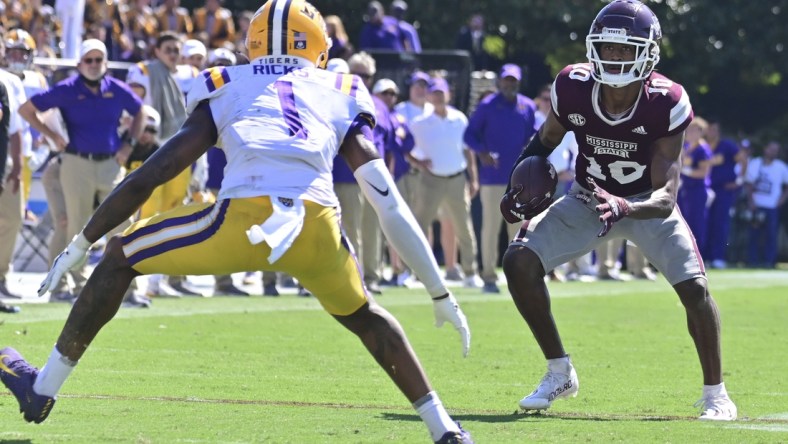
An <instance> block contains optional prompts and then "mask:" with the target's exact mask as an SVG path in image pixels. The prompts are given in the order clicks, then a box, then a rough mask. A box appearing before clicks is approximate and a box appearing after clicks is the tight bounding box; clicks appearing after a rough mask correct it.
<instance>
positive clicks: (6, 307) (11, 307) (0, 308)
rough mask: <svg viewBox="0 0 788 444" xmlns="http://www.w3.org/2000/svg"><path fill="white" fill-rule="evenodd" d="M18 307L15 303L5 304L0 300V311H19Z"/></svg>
mask: <svg viewBox="0 0 788 444" xmlns="http://www.w3.org/2000/svg"><path fill="white" fill-rule="evenodd" d="M19 311H20V309H19V307H17V306H16V305H6V304H4V303H2V302H0V313H19Z"/></svg>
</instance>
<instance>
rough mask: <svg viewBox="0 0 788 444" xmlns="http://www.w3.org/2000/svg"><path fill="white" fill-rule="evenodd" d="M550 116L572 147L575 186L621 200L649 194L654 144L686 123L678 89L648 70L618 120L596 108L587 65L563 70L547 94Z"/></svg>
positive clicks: (684, 100)
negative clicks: (590, 181)
mask: <svg viewBox="0 0 788 444" xmlns="http://www.w3.org/2000/svg"><path fill="white" fill-rule="evenodd" d="M552 101H553V112H554V113H555V115H556V117H557V118H558V121H559V122H561V124H562V125H563V126H564V128H566V129H567V130H568V131H574V133H575V138H576V139H577V144H578V156H577V161H576V162H575V171H576V180H577V182H578V183H579V184H580V185H581V186H583V187H585V188H588V185H587V182H586V179H587V178H588V177H593V178H594V180H595V181H596V182H597V183H598V184H599V185H600V186H601V187H602V188H604V189H605V190H607V191H608V192H610V193H611V194H614V195H617V196H622V197H627V196H634V195H636V194H640V193H643V192H646V191H649V190H651V188H652V187H651V157H652V146H653V144H654V141H656V140H657V139H660V138H662V137H666V136H672V135H674V134H678V133H680V132H682V131H684V129H685V128H686V127H687V126H688V125H689V123H690V122H691V121H692V117H693V113H692V106H691V105H690V101H689V97H688V96H687V93H686V91H684V88H683V87H682V86H681V85H679V84H678V83H675V82H673V81H671V80H670V79H668V78H667V77H665V76H663V75H661V74H658V73H656V72H652V73H651V75H649V76H648V77H647V78H646V79H645V80H644V81H643V87H642V89H641V90H640V95H639V96H638V98H637V100H636V101H635V105H634V106H633V107H632V108H631V109H630V110H629V111H627V112H626V113H625V114H624V115H623V116H621V117H619V118H618V119H613V118H611V117H610V116H609V115H608V114H607V113H605V111H604V110H603V109H602V108H601V105H600V103H601V98H600V84H599V83H597V82H595V81H594V80H593V79H592V78H591V65H590V64H588V63H579V64H576V65H569V66H567V67H566V68H564V69H563V70H562V71H561V72H560V73H559V74H558V76H556V78H555V82H554V83H553V90H552Z"/></svg>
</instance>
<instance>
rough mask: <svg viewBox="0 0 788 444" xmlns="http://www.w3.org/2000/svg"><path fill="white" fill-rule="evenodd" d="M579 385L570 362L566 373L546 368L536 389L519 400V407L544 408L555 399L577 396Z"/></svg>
mask: <svg viewBox="0 0 788 444" xmlns="http://www.w3.org/2000/svg"><path fill="white" fill-rule="evenodd" d="M579 387H580V383H579V382H578V381H577V373H576V372H575V368H574V367H573V366H572V364H571V363H570V364H569V368H568V372H567V373H563V372H554V371H550V369H549V368H548V370H547V373H545V375H544V377H542V381H541V382H540V383H539V386H538V387H536V390H534V391H533V392H532V393H531V394H530V395H528V396H526V397H525V398H523V399H521V400H520V408H521V409H523V410H546V409H548V408H550V406H551V405H552V404H553V401H555V400H556V399H560V398H569V397H572V398H574V397H575V396H577V389H578V388H579Z"/></svg>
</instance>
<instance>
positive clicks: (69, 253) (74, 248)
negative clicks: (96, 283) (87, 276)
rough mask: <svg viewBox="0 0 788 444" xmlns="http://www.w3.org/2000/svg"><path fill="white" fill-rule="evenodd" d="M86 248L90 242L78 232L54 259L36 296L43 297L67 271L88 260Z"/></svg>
mask: <svg viewBox="0 0 788 444" xmlns="http://www.w3.org/2000/svg"><path fill="white" fill-rule="evenodd" d="M88 248H90V242H89V241H88V240H87V239H86V238H85V235H84V234H82V233H81V232H80V233H79V234H78V235H76V236H74V239H72V240H71V243H70V244H68V246H67V247H66V249H65V250H63V252H62V253H60V254H59V255H58V256H57V257H56V258H55V262H54V263H53V264H52V269H51V270H49V273H47V276H46V277H45V278H44V281H43V282H41V286H40V287H39V288H38V295H39V296H43V295H44V293H46V292H47V291H51V290H52V288H54V287H55V286H56V285H57V283H58V282H60V278H62V277H63V275H64V274H65V273H66V272H67V271H69V270H73V269H75V268H79V267H81V266H82V265H83V264H84V263H85V261H86V260H87V258H88Z"/></svg>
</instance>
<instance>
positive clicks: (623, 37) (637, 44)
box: [586, 28, 659, 88]
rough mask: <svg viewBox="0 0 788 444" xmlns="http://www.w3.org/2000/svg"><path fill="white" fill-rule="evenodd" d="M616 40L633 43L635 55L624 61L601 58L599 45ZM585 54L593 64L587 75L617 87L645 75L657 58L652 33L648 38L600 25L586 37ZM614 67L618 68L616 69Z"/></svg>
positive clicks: (619, 42)
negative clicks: (596, 30) (600, 29)
mask: <svg viewBox="0 0 788 444" xmlns="http://www.w3.org/2000/svg"><path fill="white" fill-rule="evenodd" d="M606 43H618V44H622V45H629V46H632V47H634V50H635V59H634V60H625V61H610V60H602V58H601V56H600V52H601V47H602V45H604V44H606ZM586 50H587V52H586V57H588V61H589V62H591V64H592V65H593V69H592V71H591V75H592V77H593V78H594V80H596V81H597V82H599V83H602V84H605V85H610V86H612V87H614V88H621V87H622V86H626V85H628V84H630V83H632V82H636V81H639V80H643V79H645V78H647V77H648V76H649V75H650V74H651V72H652V71H653V70H654V67H655V66H656V65H657V63H658V62H659V44H658V42H657V41H656V40H655V39H654V35H653V30H652V35H650V36H649V37H648V38H644V37H634V36H630V35H627V31H626V30H625V29H611V28H602V31H601V32H597V33H590V34H589V35H588V37H586ZM616 71H618V72H616Z"/></svg>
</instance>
